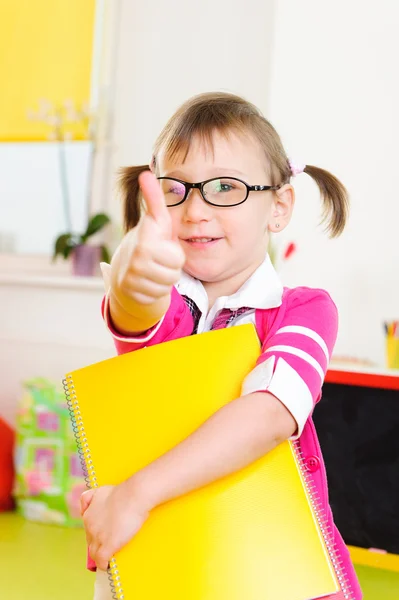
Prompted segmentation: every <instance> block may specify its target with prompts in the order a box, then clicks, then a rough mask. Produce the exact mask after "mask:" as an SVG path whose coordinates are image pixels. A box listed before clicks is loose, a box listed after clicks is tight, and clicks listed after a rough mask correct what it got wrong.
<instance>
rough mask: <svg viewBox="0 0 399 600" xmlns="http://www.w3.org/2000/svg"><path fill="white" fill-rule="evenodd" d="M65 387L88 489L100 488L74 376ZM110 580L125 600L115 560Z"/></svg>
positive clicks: (118, 598) (118, 599) (117, 595)
mask: <svg viewBox="0 0 399 600" xmlns="http://www.w3.org/2000/svg"><path fill="white" fill-rule="evenodd" d="M62 385H63V386H64V391H65V398H66V403H67V405H68V410H69V414H70V417H71V423H72V430H73V433H74V436H75V440H76V445H77V447H78V454H79V459H80V462H81V465H82V470H83V475H84V478H85V481H86V486H87V488H88V489H93V488H97V487H98V481H97V477H96V474H95V468H94V465H93V459H92V457H91V452H90V447H89V443H88V441H87V437H86V432H85V428H84V425H83V419H82V415H81V412H80V408H79V401H78V398H77V395H76V391H75V386H74V384H73V379H72V375H67V376H66V377H65V379H63V381H62ZM108 578H109V580H110V584H111V593H112V597H113V598H114V600H124V598H125V596H124V593H123V589H122V584H121V581H120V576H119V570H118V566H117V563H116V560H115V558H112V559H111V561H110V567H109V569H108Z"/></svg>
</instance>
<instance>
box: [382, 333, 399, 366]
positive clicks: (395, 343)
mask: <svg viewBox="0 0 399 600" xmlns="http://www.w3.org/2000/svg"><path fill="white" fill-rule="evenodd" d="M385 353H386V364H387V367H388V369H399V321H388V322H386V323H385Z"/></svg>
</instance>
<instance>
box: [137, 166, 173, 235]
mask: <svg viewBox="0 0 399 600" xmlns="http://www.w3.org/2000/svg"><path fill="white" fill-rule="evenodd" d="M139 183H140V188H141V191H142V194H143V197H144V200H145V203H146V207H147V214H148V215H149V216H150V217H152V219H153V220H154V221H155V222H156V223H157V224H158V225H159V226H160V227H161V229H162V230H163V233H164V234H165V237H171V235H172V221H171V218H170V214H169V211H168V208H167V206H166V204H165V198H164V195H163V193H162V190H161V186H160V185H159V183H158V180H157V178H156V177H155V175H154V174H153V173H150V171H145V172H144V173H142V174H141V175H140V177H139Z"/></svg>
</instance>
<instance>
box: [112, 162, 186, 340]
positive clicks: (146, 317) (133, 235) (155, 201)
mask: <svg viewBox="0 0 399 600" xmlns="http://www.w3.org/2000/svg"><path fill="white" fill-rule="evenodd" d="M139 183H140V187H141V190H142V193H143V196H144V200H145V203H146V207H147V211H146V213H145V214H144V215H143V217H142V218H141V220H140V223H139V224H138V226H137V227H136V228H135V229H133V230H131V231H129V232H128V233H127V234H126V235H125V237H124V238H123V240H122V242H121V244H120V246H119V248H118V249H117V250H116V252H115V254H114V256H113V258H112V261H111V267H110V269H109V270H108V272H107V273H106V278H105V281H106V280H107V281H108V282H109V284H110V288H111V289H110V309H111V316H112V319H113V321H114V323H115V325H116V326H117V327H118V329H120V330H121V331H129V332H133V331H134V332H135V333H137V332H141V331H145V330H146V329H148V328H149V327H151V326H152V325H155V323H157V322H158V321H159V320H160V319H161V318H162V316H163V315H164V314H165V313H166V311H167V310H168V308H169V304H170V294H171V290H172V287H173V285H174V284H175V283H177V281H178V280H179V278H180V276H181V270H182V268H183V265H184V262H185V256H184V252H183V250H182V248H181V246H180V244H179V243H178V242H177V241H175V240H174V239H173V237H172V221H171V218H170V215H169V212H168V208H167V206H166V204H165V199H164V196H163V194H162V191H161V188H160V186H159V183H158V181H157V179H156V177H155V176H154V175H153V174H152V173H150V172H149V171H147V172H145V173H142V174H141V175H140V179H139ZM104 271H105V270H104V268H103V272H104ZM104 276H105V272H104ZM127 326H128V327H127ZM132 327H133V329H132Z"/></svg>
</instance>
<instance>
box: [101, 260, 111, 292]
mask: <svg viewBox="0 0 399 600" xmlns="http://www.w3.org/2000/svg"><path fill="white" fill-rule="evenodd" d="M100 269H101V274H102V276H103V281H104V288H105V293H107V292H108V290H109V288H110V287H111V265H109V264H108V263H106V262H102V263H100Z"/></svg>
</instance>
